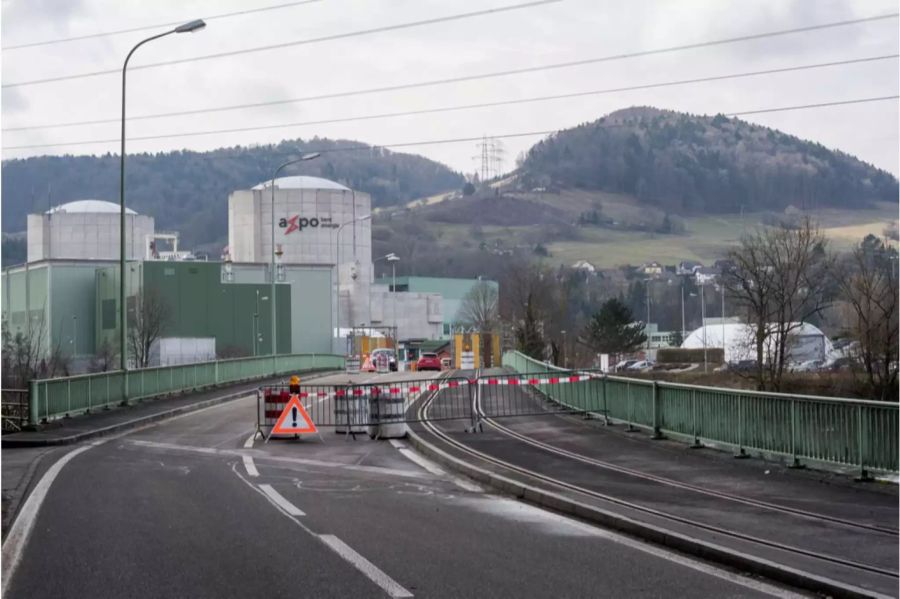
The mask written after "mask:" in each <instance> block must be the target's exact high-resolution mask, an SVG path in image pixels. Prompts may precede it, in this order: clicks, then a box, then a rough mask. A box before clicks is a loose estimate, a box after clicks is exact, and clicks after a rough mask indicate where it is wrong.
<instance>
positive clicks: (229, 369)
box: [28, 354, 344, 425]
mask: <svg viewBox="0 0 900 599" xmlns="http://www.w3.org/2000/svg"><path fill="white" fill-rule="evenodd" d="M343 368H344V357H343V356H337V355H332V354H286V355H280V356H275V357H274V359H273V357H272V356H261V357H256V358H235V359H231V360H216V361H213V362H197V363H195V364H182V365H179V366H159V367H155V368H141V369H137V370H128V371H126V372H125V373H123V372H122V371H121V370H114V371H110V372H99V373H95V374H83V375H78V376H69V377H63V378H55V379H42V380H34V381H31V382H30V383H29V386H28V402H29V410H28V411H29V414H28V421H29V424H32V425H36V424H38V423H39V422H41V421H42V420H43V421H49V420H53V419H55V418H61V417H63V416H66V415H68V416H74V415H76V414H82V413H85V412H89V411H91V410H96V409H102V408H110V407H113V406H118V405H122V404H126V403H128V402H131V401H135V400H138V399H149V398H153V397H159V396H162V395H169V394H173V393H183V392H186V391H194V390H197V389H203V388H206V387H215V386H217V385H223V384H228V383H237V382H241V381H249V380H254V379H262V378H266V377H270V376H278V375H280V374H293V373H298V372H309V371H312V370H337V369H343Z"/></svg>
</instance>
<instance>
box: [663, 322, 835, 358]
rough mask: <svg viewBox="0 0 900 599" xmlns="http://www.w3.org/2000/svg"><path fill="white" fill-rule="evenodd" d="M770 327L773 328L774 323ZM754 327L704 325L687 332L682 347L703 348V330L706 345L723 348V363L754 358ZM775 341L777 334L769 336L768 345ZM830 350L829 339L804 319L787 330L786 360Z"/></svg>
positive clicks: (744, 325) (732, 324)
mask: <svg viewBox="0 0 900 599" xmlns="http://www.w3.org/2000/svg"><path fill="white" fill-rule="evenodd" d="M769 326H770V327H772V328H773V329H774V327H775V326H776V325H774V324H772V325H769ZM755 330H756V329H755V327H753V326H751V325H747V324H740V323H729V322H726V323H724V324H721V323H720V324H706V325H705V326H702V327H700V328H699V329H697V330H696V331H693V332H692V333H691V334H690V335H688V336H687V338H685V340H684V343H682V344H681V347H683V348H685V349H703V347H704V332H705V347H724V348H725V361H726V362H739V361H741V360H756V344H755ZM723 334H724V342H723ZM776 342H777V338H776V335H774V334H773V335H772V336H770V337H769V343H768V344H767V345H768V346H769V347H774V344H775V343H776ZM769 347H767V348H766V351H765V353H766V356H765V359H768V356H769V354H770V350H769ZM831 351H832V346H831V341H830V340H829V339H828V337H826V336H825V333H823V332H822V331H821V330H819V328H818V327H816V326H815V325H812V324H809V323H807V322H804V323H799V326H798V327H797V328H795V329H794V330H793V331H792V332H791V333H790V339H789V340H788V354H787V358H788V361H789V362H803V361H805V360H821V359H824V358H825V357H826V356H827V355H828V354H830V353H831Z"/></svg>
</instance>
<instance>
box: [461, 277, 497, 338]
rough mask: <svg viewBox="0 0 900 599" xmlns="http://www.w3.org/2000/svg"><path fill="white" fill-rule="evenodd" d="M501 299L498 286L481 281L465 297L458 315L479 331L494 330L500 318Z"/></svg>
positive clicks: (463, 321)
mask: <svg viewBox="0 0 900 599" xmlns="http://www.w3.org/2000/svg"><path fill="white" fill-rule="evenodd" d="M499 301H500V298H499V295H498V293H497V288H496V287H494V286H493V285H489V284H488V283H487V282H485V281H479V282H478V283H476V284H475V285H474V286H473V287H472V289H470V290H469V292H468V293H467V294H466V295H465V297H464V298H463V300H462V303H461V304H460V307H459V312H458V313H457V316H458V317H459V319H460V321H461V322H462V323H463V324H465V325H467V326H470V327H474V328H475V329H476V330H478V331H481V332H485V333H486V332H490V331H493V330H494V329H496V328H497V324H498V323H499V320H500V311H499V309H500V306H499Z"/></svg>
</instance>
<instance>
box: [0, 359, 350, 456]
mask: <svg viewBox="0 0 900 599" xmlns="http://www.w3.org/2000/svg"><path fill="white" fill-rule="evenodd" d="M331 374H334V372H333V371H329V372H320V373H315V374H312V375H309V376H305V377H304V378H305V379H306V380H310V379H317V378H321V377H323V376H329V375H331ZM261 382H262V381H261ZM253 392H254V391H253V390H252V389H244V390H243V391H235V392H233V393H229V394H227V395H220V396H218V397H211V398H210V399H205V400H203V401H198V402H196V403H192V404H188V405H186V406H179V407H177V408H172V409H170V410H166V411H164V412H157V413H156V414H149V415H147V416H142V417H140V418H133V419H131V420H126V421H125V422H119V423H117V424H111V425H109V426H105V427H103V428H98V429H94V430H90V431H84V432H81V433H75V434H73V435H69V436H67V437H57V438H55V439H2V440H0V447H2V448H4V449H8V448H17V447H55V446H61V445H72V444H74V443H80V442H81V441H86V440H88V439H94V438H96V437H103V436H106V435H110V434H113V433H118V432H121V431H125V430H129V429H132V428H138V427H140V426H144V425H147V424H151V423H153V422H158V421H160V420H165V419H167V418H173V417H175V416H181V415H182V414H188V413H190V412H195V411H197V410H202V409H204V408H208V407H210V406H214V405H217V404H220V403H225V402H228V401H233V400H235V399H240V398H241V397H245V396H247V395H249V394H251V393H253Z"/></svg>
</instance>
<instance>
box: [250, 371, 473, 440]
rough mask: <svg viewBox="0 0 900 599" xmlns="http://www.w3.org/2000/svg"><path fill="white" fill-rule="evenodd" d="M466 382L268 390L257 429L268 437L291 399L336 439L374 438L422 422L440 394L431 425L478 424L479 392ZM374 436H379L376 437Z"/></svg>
mask: <svg viewBox="0 0 900 599" xmlns="http://www.w3.org/2000/svg"><path fill="white" fill-rule="evenodd" d="M472 382H473V381H470V380H469V379H467V378H464V377H454V378H442V379H426V380H404V381H391V382H379V383H363V384H353V383H349V382H348V383H347V384H328V385H316V384H301V385H299V386H297V387H296V388H295V389H294V390H293V392H292V390H291V388H290V385H266V386H263V387H260V389H259V392H258V394H257V428H258V430H259V431H260V432H261V433H262V434H263V435H264V436H265V437H267V438H268V437H269V435H270V434H271V432H272V428H273V427H274V426H275V423H276V421H277V420H278V418H279V416H280V415H281V413H282V412H283V411H284V410H285V407H286V406H287V405H288V402H289V401H290V398H291V396H292V395H297V397H298V398H299V399H300V402H301V404H302V405H303V409H304V410H305V411H306V413H307V415H308V416H309V417H310V419H311V420H312V421H313V422H314V423H315V425H316V427H317V428H333V429H334V431H335V432H336V433H350V434H363V433H370V434H371V431H370V428H371V427H378V426H384V425H385V424H401V423H410V422H419V421H420V420H421V419H420V418H419V415H418V411H417V410H416V407H417V405H418V402H419V401H420V400H421V399H422V398H423V397H425V396H426V395H428V394H430V393H435V394H437V396H436V397H435V401H434V403H433V404H432V405H431V408H430V412H429V416H428V420H429V421H434V420H466V421H469V422H471V421H472V420H473V415H474V412H473V409H472V406H473V401H472V398H473V395H472V388H473V387H474V386H473V385H472V384H471V383H472ZM372 436H374V435H372Z"/></svg>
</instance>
